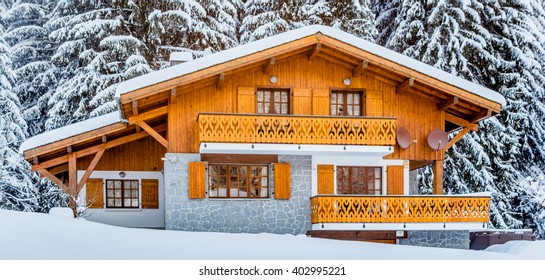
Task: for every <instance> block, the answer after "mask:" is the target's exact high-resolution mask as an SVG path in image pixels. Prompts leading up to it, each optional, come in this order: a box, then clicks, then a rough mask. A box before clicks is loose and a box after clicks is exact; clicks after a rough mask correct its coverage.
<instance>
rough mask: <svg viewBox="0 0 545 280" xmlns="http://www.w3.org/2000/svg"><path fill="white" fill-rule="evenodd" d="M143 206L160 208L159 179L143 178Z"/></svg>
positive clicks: (144, 207)
mask: <svg viewBox="0 0 545 280" xmlns="http://www.w3.org/2000/svg"><path fill="white" fill-rule="evenodd" d="M142 208H143V209H158V208H159V180H157V179H142Z"/></svg>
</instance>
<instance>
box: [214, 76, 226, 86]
mask: <svg viewBox="0 0 545 280" xmlns="http://www.w3.org/2000/svg"><path fill="white" fill-rule="evenodd" d="M223 81H225V73H220V74H219V75H218V80H217V81H216V89H220V88H221V87H222V86H223Z"/></svg>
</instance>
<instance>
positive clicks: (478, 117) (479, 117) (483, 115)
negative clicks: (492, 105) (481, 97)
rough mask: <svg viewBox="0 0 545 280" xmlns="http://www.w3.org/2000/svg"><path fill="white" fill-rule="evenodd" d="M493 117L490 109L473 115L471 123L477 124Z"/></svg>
mask: <svg viewBox="0 0 545 280" xmlns="http://www.w3.org/2000/svg"><path fill="white" fill-rule="evenodd" d="M491 116H492V110H490V109H488V110H483V111H481V112H479V113H477V114H475V115H473V116H472V117H471V120H470V122H472V123H475V122H478V121H482V120H484V119H487V118H489V117H491Z"/></svg>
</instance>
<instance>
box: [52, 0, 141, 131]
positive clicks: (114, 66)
mask: <svg viewBox="0 0 545 280" xmlns="http://www.w3.org/2000/svg"><path fill="white" fill-rule="evenodd" d="M126 2H127V1H115V2H112V3H110V2H109V1H105V2H103V1H96V2H89V1H82V0H60V1H59V2H58V3H57V5H56V7H55V8H54V10H53V13H52V16H51V19H50V21H49V22H48V23H47V25H46V27H47V28H49V30H51V33H50V38H51V39H52V40H53V41H55V42H58V43H59V44H60V46H59V47H58V48H57V50H56V52H55V54H54V55H53V57H52V61H53V63H55V65H56V66H57V68H59V69H60V71H61V74H60V76H61V80H60V81H59V86H58V87H57V89H56V91H55V92H54V94H53V95H52V97H51V99H50V100H49V106H50V110H49V112H48V120H47V122H46V128H47V129H53V128H57V127H60V126H63V125H67V124H69V123H72V122H75V121H81V120H84V119H86V118H88V117H90V116H96V115H101V114H104V113H107V112H111V111H113V110H115V104H114V102H113V99H114V93H115V88H116V86H117V84H119V83H120V82H122V81H124V80H125V79H126V78H127V77H134V76H137V75H140V74H144V73H147V72H149V71H150V69H149V66H148V64H147V61H146V60H145V58H144V57H143V56H142V53H141V49H143V48H145V46H144V44H143V43H142V42H141V41H140V40H138V39H137V38H135V37H134V36H132V35H131V31H130V28H129V26H128V25H127V21H126V20H125V17H128V12H127V10H126V9H127V3H126Z"/></svg>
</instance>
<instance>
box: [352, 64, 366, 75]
mask: <svg viewBox="0 0 545 280" xmlns="http://www.w3.org/2000/svg"><path fill="white" fill-rule="evenodd" d="M367 67H369V62H368V61H365V60H364V61H362V62H361V63H360V64H359V65H358V66H357V67H356V68H355V69H354V70H352V77H356V76H359V75H361V73H363V71H365V70H366V69H367Z"/></svg>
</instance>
